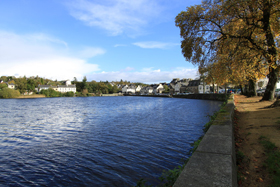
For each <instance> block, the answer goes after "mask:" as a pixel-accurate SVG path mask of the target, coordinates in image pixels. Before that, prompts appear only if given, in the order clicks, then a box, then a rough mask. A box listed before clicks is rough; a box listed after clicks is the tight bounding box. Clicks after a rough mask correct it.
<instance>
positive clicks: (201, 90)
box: [198, 82, 210, 93]
mask: <svg viewBox="0 0 280 187" xmlns="http://www.w3.org/2000/svg"><path fill="white" fill-rule="evenodd" d="M207 92H208V93H209V92H210V85H205V89H204V93H207ZM198 93H203V82H201V84H200V85H199V86H198Z"/></svg>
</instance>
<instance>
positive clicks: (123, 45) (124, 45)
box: [114, 44, 127, 47]
mask: <svg viewBox="0 0 280 187" xmlns="http://www.w3.org/2000/svg"><path fill="white" fill-rule="evenodd" d="M126 46H127V45H126V44H116V45H114V47H126Z"/></svg>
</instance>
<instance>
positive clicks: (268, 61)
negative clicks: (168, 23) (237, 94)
mask: <svg viewBox="0 0 280 187" xmlns="http://www.w3.org/2000/svg"><path fill="white" fill-rule="evenodd" d="M279 8H280V2H279V0H235V1H232V0H215V1H212V0H204V1H202V4H201V5H196V6H191V7H188V8H187V11H183V12H181V13H180V14H178V16H177V17H176V26H177V27H179V28H180V35H181V37H182V39H183V40H182V43H181V48H182V53H183V55H184V57H185V58H186V60H188V61H191V62H192V63H193V64H195V65H198V66H199V67H200V71H202V72H204V73H205V74H207V75H209V78H208V79H212V81H213V80H214V81H215V82H216V83H219V84H223V83H234V84H238V85H242V84H244V83H245V82H248V80H252V81H256V80H257V79H259V78H262V77H265V76H267V77H268V78H269V83H268V85H267V89H266V92H265V95H264V97H263V100H270V99H272V98H273V97H274V91H275V85H276V82H277V80H278V76H279V69H280V65H279V57H278V53H279V28H280V26H279V25H280V23H279V22H280V19H279V18H280V11H279Z"/></svg>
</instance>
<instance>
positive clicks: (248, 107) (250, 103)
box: [234, 95, 280, 187]
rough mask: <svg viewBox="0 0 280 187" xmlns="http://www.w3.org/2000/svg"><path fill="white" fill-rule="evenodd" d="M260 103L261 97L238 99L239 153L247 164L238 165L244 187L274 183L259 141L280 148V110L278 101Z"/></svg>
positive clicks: (235, 98) (239, 182) (236, 120)
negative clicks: (266, 139)
mask: <svg viewBox="0 0 280 187" xmlns="http://www.w3.org/2000/svg"><path fill="white" fill-rule="evenodd" d="M260 100H261V97H249V98H248V97H246V96H243V95H235V97H234V102H235V106H236V110H235V138H236V140H235V141H236V152H237V154H240V153H243V154H244V158H243V162H242V163H238V168H239V169H238V174H239V181H238V184H239V186H242V187H243V186H254V187H255V186H256V187H258V186H260V187H261V186H269V185H270V184H271V178H270V175H269V173H268V171H267V168H266V167H265V166H264V165H263V164H264V161H265V159H266V155H265V154H264V148H263V146H262V145H261V144H260V142H259V138H260V136H265V137H267V138H268V139H269V140H270V141H271V142H272V143H275V145H276V146H277V147H278V148H279V147H280V136H279V135H280V107H279V105H278V104H276V105H275V103H274V102H271V101H262V102H260ZM273 104H274V105H273Z"/></svg>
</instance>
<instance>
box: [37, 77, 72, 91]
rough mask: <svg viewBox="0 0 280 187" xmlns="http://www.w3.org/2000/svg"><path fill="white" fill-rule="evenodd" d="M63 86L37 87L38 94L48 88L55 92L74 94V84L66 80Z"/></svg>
mask: <svg viewBox="0 0 280 187" xmlns="http://www.w3.org/2000/svg"><path fill="white" fill-rule="evenodd" d="M64 84H65V85H57V86H52V85H40V84H39V85H38V90H37V91H38V92H40V91H41V90H47V89H49V88H52V89H54V90H55V91H57V92H62V93H66V92H74V93H75V92H76V85H75V84H73V85H72V84H71V81H70V80H67V81H65V82H64Z"/></svg>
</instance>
